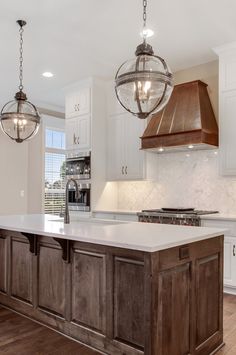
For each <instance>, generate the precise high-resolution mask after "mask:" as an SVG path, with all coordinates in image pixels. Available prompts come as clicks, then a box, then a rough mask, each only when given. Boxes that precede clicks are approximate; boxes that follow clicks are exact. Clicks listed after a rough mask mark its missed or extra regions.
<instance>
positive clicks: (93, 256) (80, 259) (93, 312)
mask: <svg viewBox="0 0 236 355" xmlns="http://www.w3.org/2000/svg"><path fill="white" fill-rule="evenodd" d="M105 304H106V268H105V255H103V254H98V253H92V252H87V251H84V250H79V249H76V250H74V251H73V264H72V321H73V322H75V323H77V324H80V325H82V326H86V327H88V328H91V329H94V330H97V331H99V332H101V333H105V321H106V318H105V317H106V314H105Z"/></svg>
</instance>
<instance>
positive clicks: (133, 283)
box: [114, 257, 144, 348]
mask: <svg viewBox="0 0 236 355" xmlns="http://www.w3.org/2000/svg"><path fill="white" fill-rule="evenodd" d="M114 338H115V339H117V340H119V341H123V342H126V343H129V344H131V345H132V346H134V347H138V348H143V346H144V264H143V262H139V261H136V260H129V259H125V258H118V257H116V258H115V276H114Z"/></svg>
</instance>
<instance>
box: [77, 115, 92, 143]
mask: <svg viewBox="0 0 236 355" xmlns="http://www.w3.org/2000/svg"><path fill="white" fill-rule="evenodd" d="M76 136H77V142H76V143H77V144H76V146H77V149H90V148H91V129H90V115H85V116H80V117H77V133H76Z"/></svg>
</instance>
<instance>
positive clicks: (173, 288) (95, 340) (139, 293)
mask: <svg viewBox="0 0 236 355" xmlns="http://www.w3.org/2000/svg"><path fill="white" fill-rule="evenodd" d="M33 237H34V238H35V236H32V238H33ZM36 238H37V239H36V242H37V243H36V244H33V243H32V240H31V239H30V238H29V236H28V238H26V237H24V236H22V235H21V233H17V232H9V231H0V304H2V305H5V306H7V307H10V308H12V309H14V310H16V311H18V312H20V313H22V314H25V315H27V316H29V317H31V318H33V319H35V320H38V321H40V322H42V323H44V324H45V325H47V326H50V327H52V328H55V329H57V330H59V331H61V332H62V333H64V334H66V335H68V336H71V337H74V338H75V339H77V340H79V341H81V342H83V343H85V344H88V345H90V346H92V347H94V348H95V349H98V350H100V351H102V352H105V353H106V354H112V355H124V354H126V355H141V354H145V355H170V354H171V355H184V354H189V355H192V354H193V355H206V354H210V353H213V352H214V350H215V349H217V348H219V347H221V346H222V344H223V331H222V302H223V299H222V288H223V282H222V280H223V276H222V272H223V237H220V236H219V237H216V238H212V239H209V240H205V241H201V242H196V243H191V244H189V245H185V246H180V247H175V248H171V249H166V250H162V251H160V252H154V253H146V252H141V251H134V250H127V249H121V248H113V247H106V246H102V245H93V244H88V243H81V242H68V241H66V240H59V241H58V239H54V238H49V237H42V236H36ZM34 240H35V239H34ZM63 258H64V260H63Z"/></svg>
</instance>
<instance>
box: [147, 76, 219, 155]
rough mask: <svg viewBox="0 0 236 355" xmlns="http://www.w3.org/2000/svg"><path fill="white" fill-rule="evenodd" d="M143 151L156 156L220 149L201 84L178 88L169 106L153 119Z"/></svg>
mask: <svg viewBox="0 0 236 355" xmlns="http://www.w3.org/2000/svg"><path fill="white" fill-rule="evenodd" d="M141 141H142V147H141V148H142V149H147V150H151V151H155V152H157V153H158V152H162V151H163V150H164V151H175V150H177V151H178V150H187V149H189V148H193V147H194V148H196V149H210V148H216V147H218V125H217V122H216V119H215V115H214V112H213V109H212V106H211V101H210V98H209V95H208V92H207V84H205V83H203V82H202V81H200V80H196V81H191V82H188V83H184V84H180V85H176V86H175V87H174V90H173V93H172V95H171V98H170V100H169V102H168V104H167V106H166V107H165V108H164V109H163V110H162V111H160V112H158V113H157V114H155V115H153V116H152V118H151V119H150V122H149V123H148V125H147V128H146V130H145V132H144V134H143V136H142V137H141Z"/></svg>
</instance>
